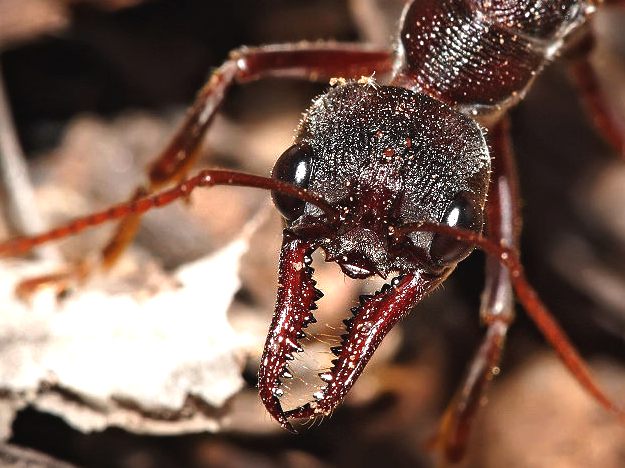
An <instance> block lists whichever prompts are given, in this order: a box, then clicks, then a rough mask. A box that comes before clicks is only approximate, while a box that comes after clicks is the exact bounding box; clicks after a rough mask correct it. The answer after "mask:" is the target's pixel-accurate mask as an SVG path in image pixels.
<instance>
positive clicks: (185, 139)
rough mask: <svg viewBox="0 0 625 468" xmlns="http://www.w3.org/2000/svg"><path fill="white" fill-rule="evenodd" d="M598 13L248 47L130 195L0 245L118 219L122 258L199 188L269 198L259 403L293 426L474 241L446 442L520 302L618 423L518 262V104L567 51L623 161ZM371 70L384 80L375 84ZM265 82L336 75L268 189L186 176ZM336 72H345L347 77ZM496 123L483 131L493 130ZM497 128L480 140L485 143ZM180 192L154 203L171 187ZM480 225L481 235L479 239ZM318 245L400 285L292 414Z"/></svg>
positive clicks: (345, 386)
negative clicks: (476, 307) (155, 217)
mask: <svg viewBox="0 0 625 468" xmlns="http://www.w3.org/2000/svg"><path fill="white" fill-rule="evenodd" d="M601 3H611V4H625V2H623V1H622V0H612V1H610V0H606V1H605V2H602V1H601V0H551V1H547V0H544V1H543V0H538V1H526V0H519V1H512V0H419V1H417V0H415V1H412V2H408V4H407V5H406V7H405V10H404V13H403V15H402V18H401V22H400V27H399V35H398V42H397V46H396V48H395V49H394V50H381V49H377V48H373V47H368V46H363V45H355V44H349V45H345V44H336V43H328V44H319V43H315V44H297V45H289V44H287V45H279V46H264V47H258V48H241V49H238V50H235V51H234V52H232V53H231V55H230V58H229V59H228V60H227V61H226V62H225V63H224V64H223V65H222V66H221V67H220V68H219V69H217V70H216V71H215V72H214V73H213V75H212V76H211V78H210V80H209V81H208V83H207V84H206V85H205V86H204V87H203V88H202V89H201V90H200V92H199V94H198V96H197V98H196V101H195V102H194V104H193V105H192V107H191V109H190V110H189V112H188V115H187V117H186V118H185V121H184V122H183V123H182V125H181V127H180V128H179V129H178V131H177V133H176V134H175V135H174V137H173V138H172V140H171V141H170V143H169V144H168V146H167V147H166V148H165V150H164V151H163V152H162V153H161V154H160V155H159V156H158V158H157V159H156V161H155V162H154V163H153V164H152V166H151V168H150V171H149V174H148V180H149V183H148V184H147V185H146V186H142V187H139V188H138V189H137V191H136V193H135V195H134V196H133V198H132V200H131V201H129V202H127V203H122V204H120V205H117V206H114V207H113V208H110V209H108V210H105V211H102V212H99V213H95V214H92V215H89V216H85V217H81V218H78V219H76V220H74V221H72V222H69V223H68V224H66V225H64V226H61V227H59V228H56V229H53V230H51V231H49V232H46V233H43V234H40V235H35V236H31V237H22V238H16V239H13V240H9V241H7V242H4V243H2V244H0V255H3V256H8V255H16V254H20V253H23V252H26V251H27V250H29V249H31V248H33V247H35V246H37V245H40V244H43V243H45V242H49V241H52V240H57V239H62V238H64V237H67V236H70V235H74V234H77V233H78V232H80V231H82V230H84V229H86V228H88V227H91V226H96V225H99V224H102V223H105V222H108V221H111V220H116V219H121V220H122V223H121V224H120V227H119V228H118V230H117V233H116V235H115V236H114V238H113V239H112V240H111V241H110V242H109V244H108V245H107V246H106V247H105V249H104V250H103V254H102V263H103V264H104V265H109V266H110V265H111V264H113V263H114V262H115V261H116V260H117V258H118V257H119V255H120V254H121V253H122V252H123V251H124V249H125V248H126V246H127V245H128V244H129V243H130V242H131V240H132V238H133V237H134V234H135V231H136V229H137V226H138V221H139V219H140V217H141V215H142V214H143V213H145V212H147V211H149V210H151V209H153V208H156V207H160V206H163V205H166V204H169V203H172V202H173V201H176V200H178V199H180V198H185V197H187V196H188V195H189V194H190V193H191V191H192V190H194V189H195V188H197V187H211V186H214V185H237V186H245V187H255V188H261V189H264V190H269V191H271V194H272V197H273V200H274V203H275V205H276V207H277V209H278V210H279V211H280V213H281V214H282V216H283V218H284V226H285V227H284V232H283V243H282V249H281V256H280V266H279V287H278V292H277V305H276V309H275V313H274V317H273V320H272V323H271V326H270V330H269V334H268V337H267V340H266V343H265V348H264V353H263V357H262V362H261V365H260V370H259V375H258V379H259V391H260V397H261V399H262V401H263V403H264V405H265V407H266V408H267V410H268V411H269V413H270V414H271V415H272V416H273V418H275V419H276V420H277V421H278V422H279V423H280V424H281V425H282V427H284V428H285V429H288V430H293V427H292V425H291V423H290V422H289V419H301V418H311V417H314V416H316V415H329V414H330V413H331V412H332V411H333V410H334V408H335V407H336V406H337V405H339V404H340V403H341V402H342V400H343V399H344V398H345V395H346V394H347V392H348V391H349V390H350V388H351V387H352V385H353V384H354V383H355V381H356V380H357V379H358V377H359V376H360V374H361V373H362V371H363V369H364V367H365V366H366V364H367V363H368V361H369V359H370V358H371V356H372V354H373V353H374V351H375V350H376V349H377V347H378V346H379V344H380V342H381V341H382V339H383V338H384V337H385V336H386V334H387V333H388V332H389V331H390V329H391V328H392V327H393V326H394V325H395V324H396V323H397V322H398V321H399V320H400V319H401V318H403V317H404V316H405V315H406V314H407V313H408V312H409V311H410V310H411V309H412V308H413V307H414V306H416V305H417V304H418V303H419V302H420V301H421V299H422V298H423V297H424V296H425V295H427V294H429V293H430V292H431V291H433V290H434V289H435V288H436V287H437V286H439V285H440V284H441V283H442V282H443V281H444V280H445V279H446V278H447V277H448V276H449V275H450V274H451V273H452V271H453V270H454V269H455V267H456V265H457V264H458V263H459V262H460V261H461V260H463V259H464V258H466V257H467V256H468V255H469V254H470V253H471V251H472V250H473V249H474V247H478V248H480V249H482V250H484V251H485V252H486V253H487V268H486V285H485V289H484V292H483V295H482V306H481V311H480V315H481V319H482V321H483V322H484V323H485V324H486V326H487V330H486V333H485V336H484V338H483V342H482V344H481V345H480V347H479V349H478V351H477V353H476V355H475V357H474V359H473V361H472V363H471V365H470V369H469V371H468V373H467V378H466V379H465V381H464V383H463V384H462V386H461V388H460V389H459V390H458V392H457V394H456V396H455V397H454V399H453V400H452V402H451V403H450V405H449V407H448V409H447V411H446V412H445V414H444V416H443V418H442V422H441V425H440V428H439V431H438V436H437V447H438V448H439V449H440V451H441V452H442V453H443V454H444V456H445V457H446V458H447V459H448V460H451V461H455V460H459V459H460V458H461V457H462V454H463V453H464V449H465V445H466V440H467V437H468V433H469V430H470V426H471V423H472V421H473V420H474V417H475V414H476V411H477V409H478V408H479V405H480V401H481V400H482V397H483V395H484V393H485V392H486V390H487V387H488V385H489V382H490V381H491V378H492V376H493V375H494V374H495V373H496V368H497V366H498V365H499V362H500V358H501V353H502V349H503V346H504V342H505V339H506V334H507V331H508V329H509V326H510V324H511V323H512V321H513V318H514V307H513V306H514V297H515V295H516V298H517V299H518V300H519V301H520V302H521V304H522V305H523V306H524V308H525V310H526V311H527V313H528V315H529V317H530V318H531V319H532V320H533V321H534V323H535V324H536V326H537V327H538V329H539V330H540V331H541V332H542V333H543V335H544V336H545V338H546V339H547V341H548V342H549V343H550V344H551V345H552V346H553V348H554V349H555V351H556V352H557V354H558V355H559V357H560V359H561V360H562V362H563V363H564V364H565V366H566V367H567V368H568V369H569V370H570V371H571V373H572V374H573V376H574V377H575V378H576V379H577V380H578V381H579V383H580V384H581V385H582V386H583V387H584V388H585V389H586V390H587V391H588V392H589V393H590V394H591V395H592V396H593V397H594V398H595V399H596V400H597V401H598V402H599V403H600V404H601V405H603V406H604V407H605V408H607V409H608V410H609V411H612V412H614V413H615V414H616V415H617V416H618V417H619V418H620V419H622V420H623V421H625V412H624V411H623V410H622V409H620V408H619V407H618V406H617V405H615V404H614V403H613V402H612V401H611V400H610V399H609V398H608V397H607V396H606V395H605V394H604V393H603V391H602V390H601V389H600V388H599V387H598V386H597V385H596V384H595V382H594V381H593V379H592V377H591V376H590V374H589V372H588V371H587V368H586V366H585V364H584V363H583V361H582V359H581V357H580V356H579V354H578V353H577V351H576V350H575V348H574V347H573V345H572V344H571V343H570V342H569V340H568V338H567V337H566V335H565V334H564V332H563V331H562V330H561V328H560V327H559V326H558V324H557V323H556V322H555V320H554V319H553V318H552V316H551V314H550V313H549V311H548V310H547V308H546V306H545V305H544V304H543V303H542V302H541V300H540V299H539V298H538V296H537V294H536V292H535V291H534V289H533V288H532V287H531V286H530V284H529V283H528V281H527V279H526V277H525V275H524V272H523V267H522V265H521V262H520V260H519V249H518V246H519V236H520V228H521V220H520V215H519V192H518V188H517V181H516V176H515V164H514V158H513V154H512V150H511V143H510V136H509V129H508V120H507V117H506V113H507V111H508V110H509V109H510V108H511V107H513V106H514V105H515V104H517V103H518V102H519V101H520V100H521V99H522V98H523V96H524V94H525V93H526V91H527V90H528V88H529V87H530V85H531V83H532V82H533V80H534V79H535V77H536V76H537V75H538V74H539V73H540V71H541V70H542V69H543V68H544V67H545V66H546V65H547V64H548V63H549V62H550V61H552V60H553V59H554V58H555V57H557V56H558V55H559V54H561V53H563V52H564V51H566V52H567V53H569V54H571V55H576V58H575V61H574V65H573V73H574V77H575V78H576V80H577V82H578V83H579V85H580V88H581V91H582V92H583V98H584V99H585V102H586V104H587V106H588V108H589V110H590V111H591V112H592V116H593V118H594V120H595V122H596V124H597V126H598V128H599V130H600V131H601V132H602V134H603V135H604V136H605V137H606V139H607V140H608V141H609V142H610V143H611V144H613V146H614V147H615V148H618V149H619V151H620V150H622V148H623V147H625V137H624V136H623V135H622V134H621V133H620V132H619V131H618V126H617V124H616V122H614V121H613V119H612V118H611V117H610V113H609V109H608V108H607V106H606V104H605V103H604V101H603V100H602V98H601V94H600V92H599V86H598V83H597V79H596V75H595V72H594V70H593V69H592V67H591V65H590V63H589V61H588V59H587V55H588V54H587V53H588V52H589V51H590V49H591V47H589V46H590V45H591V43H592V36H591V33H590V30H589V29H588V25H589V22H590V20H591V17H592V15H593V13H594V11H595V10H596V8H597V7H598V6H599V4H601ZM373 74H375V77H376V80H373V79H372V78H360V79H359V77H370V76H372V75H373ZM266 77H296V78H301V79H305V80H314V81H327V80H330V79H334V86H333V87H332V88H331V89H330V90H329V91H328V92H326V93H325V94H323V95H322V96H320V97H319V98H317V99H316V100H315V101H314V102H313V104H312V106H311V107H310V108H309V109H308V110H307V112H306V113H305V115H304V118H303V120H302V122H301V124H300V126H299V129H298V132H297V136H296V138H295V142H294V144H293V145H292V146H291V147H290V148H288V149H287V150H286V151H285V152H284V153H283V154H282V155H281V156H280V157H279V158H278V160H277V162H276V164H275V166H274V169H273V172H272V177H271V178H266V177H260V176H255V175H250V174H245V173H241V172H236V171H226V170H212V169H208V170H203V171H201V172H200V173H199V174H198V175H196V176H193V177H188V176H187V175H188V172H189V170H190V168H191V166H192V164H193V162H194V161H195V159H196V157H197V155H198V148H199V147H200V143H201V141H202V139H203V136H204V134H205V133H206V130H207V129H208V127H209V126H210V125H211V123H212V121H213V120H214V117H215V114H216V113H217V110H218V108H219V106H220V104H221V103H222V101H223V100H224V98H225V96H226V94H227V92H228V90H229V89H230V88H231V87H232V86H233V85H235V84H242V83H247V82H250V81H254V80H259V79H262V78H266ZM337 77H340V79H337ZM484 128H486V129H488V133H486V132H485V131H484ZM486 135H487V136H486ZM180 181H183V182H182V183H179V184H177V185H175V186H174V187H173V188H171V189H169V190H165V191H162V192H159V193H157V192H158V191H159V190H160V189H161V188H163V187H164V186H167V185H172V184H175V183H177V182H180ZM483 228H484V234H482V231H483ZM318 248H320V249H321V250H322V251H323V252H324V253H325V256H326V261H333V262H336V263H337V264H338V265H339V266H340V267H341V269H342V270H343V272H344V273H345V274H346V275H347V276H349V277H351V278H357V279H362V278H368V277H371V276H374V275H378V276H380V277H382V278H385V279H386V278H387V277H388V276H389V275H390V274H391V273H395V276H393V277H392V279H391V280H390V281H389V283H387V284H386V285H385V286H384V287H382V289H381V290H380V291H378V292H376V293H375V294H373V295H371V296H361V298H360V305H359V306H356V307H354V308H353V309H352V310H351V317H350V318H349V319H346V320H345V325H346V330H345V333H344V334H343V335H342V336H341V344H340V345H339V346H336V347H333V348H331V352H332V353H333V354H334V355H335V357H336V358H335V359H334V360H333V361H332V365H331V367H330V368H329V369H327V370H324V371H323V372H321V373H320V374H319V376H320V378H321V381H322V382H323V385H322V386H321V388H320V389H319V390H318V391H317V392H315V393H314V394H313V395H310V400H309V401H308V402H307V403H305V404H302V405H300V406H298V407H296V408H293V409H290V410H288V411H285V410H284V409H283V407H282V405H281V397H282V396H283V395H284V394H285V391H286V387H284V386H283V385H282V382H283V381H284V380H285V379H290V378H292V377H293V373H292V369H290V367H289V362H290V361H291V360H293V358H294V356H293V353H296V352H301V351H302V347H301V344H300V341H301V340H302V339H303V338H305V337H306V336H307V335H306V332H305V329H306V327H307V326H308V325H309V324H310V323H312V322H314V321H316V319H315V317H314V315H313V311H314V310H315V309H316V308H317V306H316V302H317V301H318V300H319V299H321V297H322V296H323V294H322V293H321V291H319V290H318V289H316V288H315V281H314V279H313V269H312V267H311V266H310V265H311V263H312V257H311V255H312V253H313V251H315V250H316V249H318Z"/></svg>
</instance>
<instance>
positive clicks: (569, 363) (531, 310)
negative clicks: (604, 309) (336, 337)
mask: <svg viewBox="0 0 625 468" xmlns="http://www.w3.org/2000/svg"><path fill="white" fill-rule="evenodd" d="M414 231H425V232H434V233H437V234H443V235H447V236H450V237H453V238H455V239H456V240H458V241H465V242H466V243H467V244H473V245H475V246H476V247H478V248H479V249H481V250H483V251H484V252H485V253H486V254H488V255H492V256H493V257H496V258H497V259H498V260H499V262H501V264H502V265H503V266H505V267H506V268H507V269H508V271H509V272H510V281H511V282H512V286H513V288H514V291H515V292H516V295H517V298H518V299H519V302H521V304H522V305H523V308H524V309H525V311H526V313H527V315H528V316H529V317H530V319H531V320H532V321H533V322H534V324H535V325H536V327H537V328H538V329H539V330H540V332H541V333H542V334H543V336H544V337H545V339H546V340H547V341H548V342H549V344H550V345H551V346H552V347H553V349H554V350H555V351H556V353H557V354H558V356H559V358H560V360H561V361H562V362H563V363H564V365H565V366H566V367H567V368H568V369H569V371H570V372H571V373H572V374H573V377H575V379H576V380H577V381H578V382H579V383H580V385H581V386H582V387H583V388H584V389H585V390H586V391H587V392H589V393H590V394H591V395H592V396H593V397H594V398H595V400H596V401H597V402H598V403H599V404H601V406H603V407H604V408H605V409H606V410H608V411H610V412H612V413H614V414H615V415H616V416H617V417H618V418H619V419H620V420H621V422H623V423H624V424H625V410H624V409H623V408H621V407H620V406H618V405H617V404H616V403H614V402H613V401H612V400H611V399H610V398H609V397H608V396H607V395H606V394H605V393H604V392H603V390H601V388H599V386H598V385H597V383H596V382H595V380H594V378H593V376H592V375H591V373H590V371H589V370H588V366H587V365H586V363H585V362H584V359H583V358H582V357H581V356H580V355H579V353H578V352H577V351H576V349H575V347H574V346H573V344H572V343H571V341H570V340H569V338H568V337H567V335H566V333H565V332H564V330H563V329H562V327H561V326H560V325H559V324H558V322H557V321H556V319H555V318H554V316H553V314H552V313H551V312H550V311H549V309H548V308H547V306H546V305H545V304H544V303H543V302H542V300H541V299H540V297H539V296H538V293H537V292H536V290H535V289H534V288H533V287H532V285H531V284H530V283H529V281H528V280H527V277H526V276H525V272H524V269H523V265H522V264H521V260H520V258H519V254H518V252H517V251H516V250H514V249H510V248H508V247H504V246H502V245H500V244H497V243H495V242H493V241H492V240H489V239H487V238H485V237H483V236H482V235H481V234H477V233H475V232H472V231H468V230H465V229H458V228H453V227H450V226H447V225H444V224H440V223H434V222H429V221H422V222H416V223H410V224H405V225H403V226H400V227H398V228H394V229H391V235H392V236H393V237H394V238H395V239H397V240H399V239H401V238H403V237H405V236H406V235H407V234H409V233H410V232H414Z"/></svg>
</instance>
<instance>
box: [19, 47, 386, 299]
mask: <svg viewBox="0 0 625 468" xmlns="http://www.w3.org/2000/svg"><path fill="white" fill-rule="evenodd" d="M392 58H393V54H392V52H391V51H388V50H382V49H379V48H371V47H367V46H363V45H358V44H332V43H328V44H306V43H302V44H286V45H276V46H264V47H257V48H241V49H238V50H235V51H233V52H232V53H231V54H230V57H229V59H228V60H227V61H226V62H225V63H224V64H223V65H222V66H221V67H219V68H218V69H217V70H216V71H215V72H214V73H213V74H212V76H211V78H210V79H209V80H208V82H207V83H206V84H205V85H204V86H203V87H202V89H201V90H200V91H199V93H198V95H197V97H196V99H195V101H194V103H193V104H192V105H191V107H190V108H189V110H188V112H187V115H186V117H185V119H184V120H183V122H182V123H181V124H180V126H179V128H178V130H177V131H176V133H175V134H174V136H173V137H172V139H171V140H170V142H169V143H168V145H167V146H166V147H165V149H164V150H163V151H162V152H161V153H160V154H159V155H158V156H157V158H156V160H155V161H154V163H153V164H152V165H151V167H150V169H149V171H148V183H147V185H146V186H140V187H138V188H137V189H136V191H135V193H134V195H133V197H132V198H131V201H132V200H138V199H140V198H142V197H144V196H146V195H149V194H151V193H154V192H155V191H156V190H158V189H160V188H162V187H163V186H166V185H169V184H172V183H179V182H181V181H182V180H184V179H185V177H186V176H187V174H188V172H189V170H190V169H191V167H192V166H193V164H194V162H195V161H196V159H197V157H198V155H199V150H200V146H201V143H202V140H203V137H204V135H205V133H206V131H207V129H208V127H209V126H210V124H211V123H212V121H213V118H214V116H215V115H216V113H217V111H218V109H219V106H220V105H221V103H222V102H223V100H224V98H225V96H226V94H227V92H228V90H229V89H230V88H231V87H232V86H233V85H234V84H237V83H247V82H250V81H254V80H258V79H262V78H267V77H282V78H299V79H305V80H310V81H324V80H329V79H330V78H332V77H347V78H352V77H360V76H362V75H366V76H369V75H371V74H373V73H378V74H380V75H382V76H384V75H385V74H387V73H390V71H391V69H392V61H393V60H392ZM140 218H141V215H140V214H138V213H137V214H134V215H131V216H128V217H126V218H124V219H123V220H122V222H121V223H120V225H119V227H118V229H117V231H116V233H115V234H114V235H113V237H112V239H111V240H110V241H109V242H108V244H107V245H106V246H105V247H104V249H103V250H102V253H101V258H100V263H101V265H102V266H103V267H104V268H105V269H110V268H111V267H112V266H113V265H114V264H115V262H116V261H117V259H118V258H119V257H120V255H121V254H122V253H123V252H124V250H125V249H126V247H127V246H128V245H129V244H130V243H131V242H132V240H133V239H134V237H135V235H136V232H137V230H138V228H139V223H140ZM90 270H91V267H90V266H88V265H87V264H86V263H85V262H80V263H79V264H78V265H77V266H75V267H74V268H70V270H68V271H66V272H60V273H56V274H52V275H46V276H42V277H41V278H39V279H37V278H34V279H31V280H27V281H26V282H24V283H22V284H21V285H20V286H18V289H19V290H20V291H21V294H22V295H23V296H27V295H29V294H32V292H34V291H35V290H36V289H37V288H38V287H40V286H42V285H44V284H50V283H57V284H59V285H60V284H63V283H67V282H68V280H70V279H72V278H74V279H84V278H85V277H86V276H87V275H88V272H89V271H90Z"/></svg>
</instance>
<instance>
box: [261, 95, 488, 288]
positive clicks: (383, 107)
mask: <svg viewBox="0 0 625 468" xmlns="http://www.w3.org/2000/svg"><path fill="white" fill-rule="evenodd" d="M489 171H490V159H489V154H488V149H487V146H486V143H485V141H484V137H483V135H482V132H481V130H480V129H479V127H478V126H477V124H475V122H474V121H472V120H470V119H468V118H467V117H465V116H464V115H463V114H461V113H459V112H457V111H455V110H453V109H452V108H451V107H448V106H446V105H445V104H442V103H441V102H439V101H436V100H434V99H432V98H429V97H428V96H426V95H423V94H418V93H413V92H411V91H408V90H406V89H402V88H395V87H390V86H382V87H378V86H376V85H375V84H373V83H349V84H345V85H341V86H338V87H335V88H332V89H331V90H330V91H329V92H328V93H327V94H324V95H322V96H321V97H319V98H317V99H316V100H315V101H314V102H313V105H312V106H311V108H310V109H309V110H308V111H307V112H306V114H305V116H304V118H303V120H302V123H301V125H300V128H299V132H298V137H297V139H296V144H295V145H293V146H292V147H290V148H289V149H288V150H286V151H285V152H284V153H283V155H282V156H281V157H280V158H279V159H278V162H277V163H276V166H275V167H274V171H273V176H274V177H276V178H278V179H280V180H284V181H287V182H291V183H294V184H296V185H298V186H301V187H305V188H307V189H309V190H311V191H314V192H315V193H317V194H319V195H321V196H322V197H323V198H324V199H325V200H326V201H328V202H329V203H331V204H332V205H333V206H334V207H336V208H337V209H338V210H339V211H340V212H341V213H342V216H341V220H340V223H338V224H337V225H336V226H328V225H327V224H324V222H323V221H322V219H321V215H322V213H321V211H320V210H319V209H318V208H317V207H315V206H313V205H311V204H306V203H304V202H303V201H298V200H295V199H293V198H289V197H286V196H283V195H279V194H275V193H274V201H275V203H276V206H277V207H278V209H279V210H280V211H281V212H282V214H283V216H284V217H285V219H286V220H287V224H288V227H289V229H290V230H291V231H293V232H294V233H295V234H297V235H299V236H301V237H302V238H304V239H306V240H307V241H309V242H311V243H313V244H314V245H315V246H317V247H321V248H322V249H323V250H324V251H325V253H326V260H327V261H336V262H337V263H338V264H339V265H340V266H341V268H342V270H343V272H344V273H345V274H347V275H348V276H350V277H352V278H366V277H368V276H371V275H375V274H377V275H380V276H382V277H383V278H386V277H387V275H388V274H389V272H391V271H399V272H400V273H405V272H408V271H414V270H416V269H427V270H428V271H430V272H438V271H440V270H441V269H444V268H447V267H448V266H450V265H455V263H457V262H458V261H459V260H461V259H462V258H464V257H465V256H466V255H467V254H468V250H467V249H466V248H464V247H461V244H459V243H455V242H453V241H452V240H451V239H447V238H440V236H437V235H433V234H432V233H424V232H418V233H412V234H410V235H409V238H408V239H407V240H406V239H404V241H402V243H401V244H400V243H397V242H395V241H393V240H391V236H390V235H389V229H390V230H391V231H392V228H394V227H398V226H401V225H403V224H406V223H413V222H418V221H435V222H443V223H447V224H449V225H450V226H454V227H461V228H464V229H470V230H473V231H476V232H480V231H481V228H482V211H483V207H484V202H485V196H486V190H487V185H488V178H489ZM465 245H466V244H462V246H465Z"/></svg>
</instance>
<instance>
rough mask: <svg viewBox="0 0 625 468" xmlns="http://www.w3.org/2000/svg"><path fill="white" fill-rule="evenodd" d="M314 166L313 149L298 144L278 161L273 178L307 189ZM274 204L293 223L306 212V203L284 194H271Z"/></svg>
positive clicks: (272, 174)
mask: <svg viewBox="0 0 625 468" xmlns="http://www.w3.org/2000/svg"><path fill="white" fill-rule="evenodd" d="M311 166H312V149H311V148H310V146H308V145H307V144H296V145H293V146H291V147H290V148H289V149H287V150H286V151H285V152H284V153H282V155H281V156H280V157H279V158H278V160H277V161H276V164H275V165H274V166H273V170H272V171H271V177H273V178H274V179H277V180H280V181H282V182H288V183H289V184H293V185H297V186H298V187H301V188H307V187H308V182H309V180H310V172H311ZM271 197H272V198H273V203H274V205H276V208H278V211H280V213H282V216H284V217H285V218H286V219H287V220H289V221H293V220H294V219H297V218H298V217H299V216H301V215H302V213H303V212H304V205H305V204H306V202H305V201H303V200H299V199H297V198H293V197H289V196H288V195H284V194H283V193H279V192H275V191H272V192H271Z"/></svg>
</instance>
